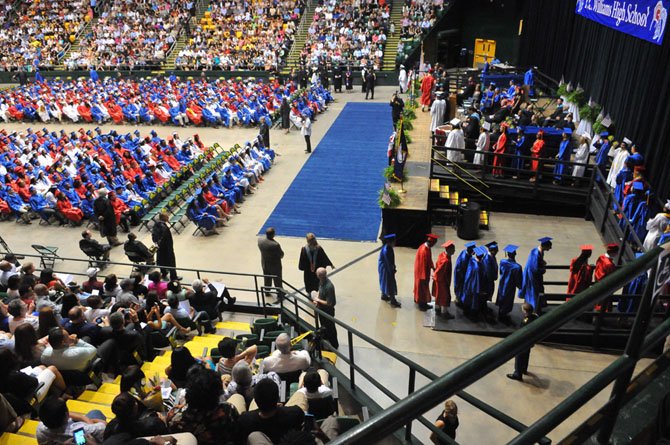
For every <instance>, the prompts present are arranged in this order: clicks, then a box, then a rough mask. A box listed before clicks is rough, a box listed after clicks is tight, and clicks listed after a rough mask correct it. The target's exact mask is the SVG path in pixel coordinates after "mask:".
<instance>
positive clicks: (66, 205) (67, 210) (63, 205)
mask: <svg viewBox="0 0 670 445" xmlns="http://www.w3.org/2000/svg"><path fill="white" fill-rule="evenodd" d="M56 199H57V201H56V209H58V211H59V212H60V213H61V214H62V215H63V216H64V217H66V218H67V219H69V220H70V221H72V222H73V223H75V224H77V225H78V224H80V223H81V220H82V219H83V218H84V212H82V211H81V209H78V208H76V207H73V206H72V203H71V202H70V200H69V199H67V196H65V195H64V194H62V193H59V194H58V196H57V198H56Z"/></svg>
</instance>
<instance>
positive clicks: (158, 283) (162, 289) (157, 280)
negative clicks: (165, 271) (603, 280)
mask: <svg viewBox="0 0 670 445" xmlns="http://www.w3.org/2000/svg"><path fill="white" fill-rule="evenodd" d="M167 288H168V283H167V281H162V280H161V272H160V271H158V270H154V271H153V272H151V273H150V274H149V286H148V289H149V291H155V292H156V293H157V294H158V298H160V299H163V298H165V294H166V293H167Z"/></svg>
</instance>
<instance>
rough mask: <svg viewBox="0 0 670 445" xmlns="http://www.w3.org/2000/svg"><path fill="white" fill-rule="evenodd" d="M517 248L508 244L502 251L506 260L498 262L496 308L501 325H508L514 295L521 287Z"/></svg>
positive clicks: (521, 276) (521, 280)
mask: <svg viewBox="0 0 670 445" xmlns="http://www.w3.org/2000/svg"><path fill="white" fill-rule="evenodd" d="M518 248H519V247H518V246H515V245H514V244H508V245H507V246H505V248H504V249H503V251H504V252H505V253H506V254H507V258H505V259H502V260H500V280H499V281H498V297H497V298H496V306H498V320H500V321H501V322H503V323H509V321H510V316H509V313H510V312H512V309H513V308H514V295H515V294H516V290H517V289H521V286H522V285H523V270H522V269H521V265H520V264H519V263H517V262H516V251H517V249H518Z"/></svg>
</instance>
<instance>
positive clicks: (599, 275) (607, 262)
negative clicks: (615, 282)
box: [593, 255, 616, 311]
mask: <svg viewBox="0 0 670 445" xmlns="http://www.w3.org/2000/svg"><path fill="white" fill-rule="evenodd" d="M615 270H616V265H615V264H614V261H612V258H610V257H608V256H607V255H600V256H599V257H598V261H596V270H595V272H594V273H593V278H594V279H595V282H596V283H597V282H598V281H600V280H602V279H603V278H605V277H606V276H607V275H609V274H611V273H612V272H614V271H615ZM605 301H607V300H605ZM608 306H609V305H608ZM594 309H595V310H596V311H599V310H600V305H599V304H596V305H595V308H594ZM606 311H609V309H606Z"/></svg>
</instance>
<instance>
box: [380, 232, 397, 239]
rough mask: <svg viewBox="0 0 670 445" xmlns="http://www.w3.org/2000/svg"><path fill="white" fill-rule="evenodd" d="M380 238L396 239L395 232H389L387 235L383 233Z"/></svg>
mask: <svg viewBox="0 0 670 445" xmlns="http://www.w3.org/2000/svg"><path fill="white" fill-rule="evenodd" d="M382 239H385V240H392V239H396V234H395V233H389V234H388V235H384V236H383V237H382Z"/></svg>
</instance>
